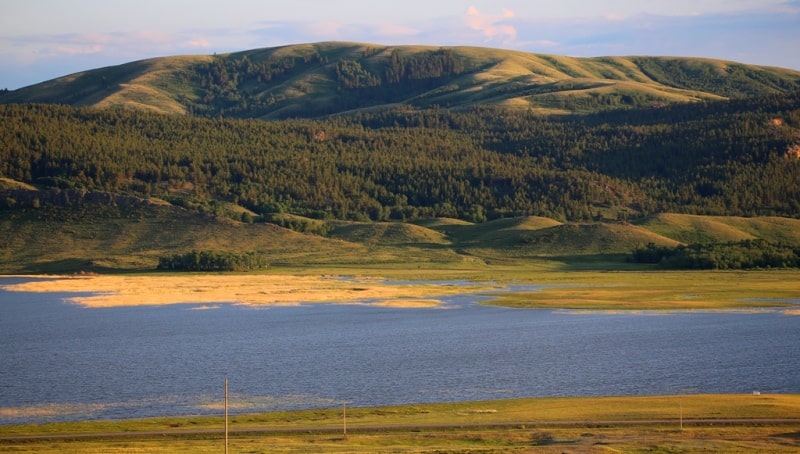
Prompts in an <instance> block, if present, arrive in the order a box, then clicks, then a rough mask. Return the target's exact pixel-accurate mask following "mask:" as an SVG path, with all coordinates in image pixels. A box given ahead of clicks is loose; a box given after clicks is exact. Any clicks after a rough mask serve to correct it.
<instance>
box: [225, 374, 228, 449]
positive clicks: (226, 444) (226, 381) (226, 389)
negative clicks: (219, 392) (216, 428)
mask: <svg viewBox="0 0 800 454" xmlns="http://www.w3.org/2000/svg"><path fill="white" fill-rule="evenodd" d="M225 454H228V377H225Z"/></svg>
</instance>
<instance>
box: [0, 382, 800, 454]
mask: <svg viewBox="0 0 800 454" xmlns="http://www.w3.org/2000/svg"><path fill="white" fill-rule="evenodd" d="M343 414H344V412H343V409H342V408H335V409H327V410H305V411H292V412H274V413H263V414H240V415H234V416H232V417H230V418H229V430H230V434H231V435H230V437H229V448H230V452H464V453H467V452H482V453H486V452H615V451H618V450H621V451H626V452H645V451H646V452H693V451H697V450H703V451H704V452H797V450H798V448H800V395H760V396H755V395H750V394H747V395H680V396H677V395H676V396H647V397H597V398H595V397H588V398H538V399H515V400H503V401H485V402H467V403H445V404H430V405H404V406H396V407H381V408H347V410H346V420H345V419H344V418H343ZM345 422H346V428H347V432H346V434H345V430H344V429H345ZM223 427H224V420H223V418H221V417H176V418H150V419H139V420H121V421H96V422H78V423H53V424H43V425H24V426H5V427H0V452H42V453H49V452H84V453H86V452H104V453H123V452H125V453H127V452H165V453H178V452H199V453H202V452H221V450H222V448H223V445H224V435H223ZM21 436H34V438H18V437H21ZM36 437H39V438H36Z"/></svg>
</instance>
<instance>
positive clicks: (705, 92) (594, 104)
mask: <svg viewBox="0 0 800 454" xmlns="http://www.w3.org/2000/svg"><path fill="white" fill-rule="evenodd" d="M798 83H800V72H797V71H792V70H788V69H780V68H770V67H759V66H752V65H744V64H740V63H736V62H728V61H720V60H710V59H699V58H666V57H646V56H640V57H602V58H573V57H563V56H557V55H542V54H531V53H526V52H518V51H510V50H503V49H490V48H475V47H424V46H382V45H376V44H364V43H344V42H324V43H315V44H299V45H290V46H282V47H275V48H265V49H254V50H248V51H242V52H236V53H231V54H225V55H214V56H209V55H197V56H176V57H163V58H155V59H149V60H142V61H137V62H132V63H128V64H124V65H119V66H114V67H108V68H101V69H95V70H90V71H85V72H82V73H78V74H72V75H69V76H65V77H62V78H58V79H55V80H51V81H47V82H44V83H41V84H37V85H33V86H30V87H25V88H21V89H19V90H15V91H13V92H11V93H9V94H7V95H6V96H4V97H3V98H0V102H4V103H30V102H46V103H57V104H69V105H76V106H94V107H99V108H109V107H127V108H134V109H142V110H149V111H153V112H159V113H174V114H194V115H208V116H217V115H224V116H227V117H239V118H262V119H275V118H286V117H308V116H320V115H329V114H334V113H341V112H345V111H352V110H354V109H355V110H358V109H375V108H382V107H387V106H393V105H397V104H403V105H411V106H415V107H431V106H440V107H446V108H452V109H464V108H469V107H474V106H477V105H482V106H485V105H493V106H501V107H504V108H512V109H533V110H535V111H537V112H541V113H570V112H593V111H602V110H610V109H617V108H641V107H650V106H653V105H663V104H672V103H685V102H694V101H709V100H719V99H729V98H740V97H744V96H756V95H764V94H770V93H783V92H786V91H790V90H794V89H797V88H798V87H800V85H798Z"/></svg>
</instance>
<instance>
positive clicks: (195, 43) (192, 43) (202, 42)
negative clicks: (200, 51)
mask: <svg viewBox="0 0 800 454" xmlns="http://www.w3.org/2000/svg"><path fill="white" fill-rule="evenodd" d="M186 44H188V45H189V47H201V48H206V47H208V46H209V43H208V40H207V39H205V38H197V39H192V40H189V41H188V42H187V43H186Z"/></svg>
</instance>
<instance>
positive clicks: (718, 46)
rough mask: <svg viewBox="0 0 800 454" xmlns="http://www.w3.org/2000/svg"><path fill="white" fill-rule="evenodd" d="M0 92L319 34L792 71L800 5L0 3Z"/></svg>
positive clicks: (733, 1)
mask: <svg viewBox="0 0 800 454" xmlns="http://www.w3.org/2000/svg"><path fill="white" fill-rule="evenodd" d="M1 1H2V2H3V8H2V10H3V13H2V15H0V88H9V89H15V88H19V87H22V86H25V85H30V84H34V83H37V82H41V81H44V80H48V79H52V78H55V77H58V76H62V75H67V74H71V73H74V72H78V71H82V70H86V69H93V68H99V67H103V66H109V65H116V64H121V63H126V62H129V61H133V60H140V59H143V58H150V57H159V56H167V55H180V54H212V53H215V52H216V53H224V52H231V51H238V50H247V49H255V48H259V47H272V46H280V45H285V44H296V43H307V42H318V41H331V40H336V41H359V42H370V43H377V44H388V45H391V44H429V45H443V46H445V45H471V46H486V47H499V48H506V49H516V50H522V51H528V52H535V53H547V54H560V55H572V56H579V57H592V56H605V55H673V56H692V57H709V58H719V59H725V60H734V61H739V62H743V63H751V64H759V65H769V66H780V67H785V68H793V69H798V70H800V0H693V1H692V0H670V1H661V0H655V1H652V0H651V1H645V0H639V1H635V0H609V1H592V0H557V1H552V0H550V1H539V0H533V1H530V0H528V1H526V0H472V1H469V0H468V1H460V0H402V1H400V2H380V1H371V2H368V1H364V0H281V1H272V0H266V1H256V0H225V1H210V0H160V1H151V0H138V1H129V0H13V1H12V0H1Z"/></svg>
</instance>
